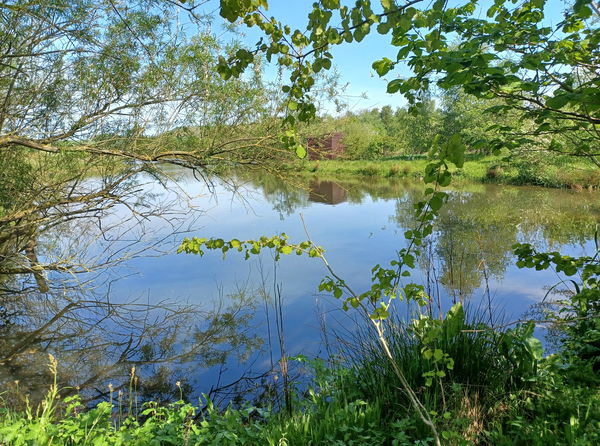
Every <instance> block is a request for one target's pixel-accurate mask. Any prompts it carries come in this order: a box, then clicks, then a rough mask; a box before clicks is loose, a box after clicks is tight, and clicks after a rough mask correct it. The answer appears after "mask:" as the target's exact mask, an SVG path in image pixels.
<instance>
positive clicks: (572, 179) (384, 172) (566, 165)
mask: <svg viewBox="0 0 600 446" xmlns="http://www.w3.org/2000/svg"><path fill="white" fill-rule="evenodd" d="M427 163H428V160H427V159H426V158H425V157H424V156H419V157H412V158H410V157H395V158H388V159H382V160H320V161H303V162H298V163H296V164H293V165H290V166H288V168H289V169H294V170H298V167H300V170H301V171H302V172H304V173H318V174H319V175H323V176H327V175H330V176H338V177H339V176H365V177H380V178H409V179H419V178H421V177H422V176H423V172H424V169H425V166H426V165H427ZM451 170H452V171H453V173H454V177H455V180H459V181H460V180H466V181H470V182H479V183H493V184H507V185H533V186H543V187H550V188H566V189H573V190H584V189H598V188H599V187H600V169H598V168H597V167H596V166H594V165H593V164H592V163H590V162H586V161H579V160H573V158H572V157H552V158H551V160H550V161H548V162H545V163H543V164H542V163H540V162H534V161H530V160H523V159H517V160H513V161H511V162H509V161H506V160H505V159H503V158H502V157H499V156H485V157H481V156H467V159H466V161H465V164H464V167H463V168H462V169H456V168H452V169H451Z"/></svg>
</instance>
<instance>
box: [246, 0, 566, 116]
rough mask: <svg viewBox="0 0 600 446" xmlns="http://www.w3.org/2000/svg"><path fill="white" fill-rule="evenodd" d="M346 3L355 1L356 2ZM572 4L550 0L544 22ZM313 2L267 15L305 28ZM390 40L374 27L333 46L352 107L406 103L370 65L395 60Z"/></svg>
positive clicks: (250, 35) (287, 4)
mask: <svg viewBox="0 0 600 446" xmlns="http://www.w3.org/2000/svg"><path fill="white" fill-rule="evenodd" d="M343 3H347V4H352V3H354V2H343ZM373 3H374V4H378V3H379V2H378V1H377V0H375V1H373ZM453 3H455V4H458V3H463V1H456V0H454V1H452V0H450V4H451V5H452V4H453ZM569 3H571V2H569V1H568V0H549V1H548V4H547V7H546V19H545V22H546V23H547V24H552V25H556V24H557V23H558V22H560V21H561V20H562V12H563V10H564V9H565V7H566V5H567V4H569ZM312 4H313V1H311V0H269V10H268V15H269V16H274V17H275V18H276V19H277V20H279V21H281V22H282V23H284V24H287V25H289V26H290V27H291V28H292V29H294V28H298V29H300V30H304V29H306V22H307V15H308V13H309V11H310V10H311V9H312ZM481 4H482V7H481V8H480V10H481V11H480V12H478V13H477V14H478V15H480V16H481V17H482V18H484V17H485V11H487V8H488V7H489V6H490V5H491V4H492V1H491V0H486V1H483V2H481ZM427 5H428V3H426V2H424V3H423V6H427ZM374 9H375V6H374ZM375 10H376V9H375ZM241 31H242V32H243V33H244V34H245V38H244V41H245V43H246V44H247V45H249V46H253V45H254V44H255V43H256V41H257V40H258V38H260V37H261V35H262V34H261V33H260V31H259V30H256V29H248V28H242V29H241ZM389 41H390V36H389V35H385V36H382V35H380V34H378V33H377V32H376V31H375V30H373V31H372V32H371V34H369V35H368V36H367V37H366V38H365V39H364V40H363V41H362V42H360V43H356V42H353V43H352V44H350V45H348V44H342V45H339V46H335V47H333V48H332V50H331V52H332V54H333V55H334V66H335V67H336V68H337V70H338V72H339V74H340V77H341V82H342V83H344V84H345V83H347V84H348V87H347V89H346V91H345V94H346V101H347V103H348V106H349V109H350V110H354V111H357V110H360V109H368V108H373V107H378V108H381V107H382V106H384V105H391V106H392V107H398V106H403V105H405V104H406V101H405V99H404V98H403V97H402V96H401V95H399V94H393V95H390V94H388V93H386V85H387V82H386V80H385V79H382V78H379V76H378V75H377V74H376V73H375V71H374V70H373V69H372V68H371V65H372V63H373V62H374V61H376V60H378V59H381V58H382V57H388V58H390V59H392V60H394V59H395V55H396V53H397V51H398V48H397V47H392V46H391V45H390V43H389ZM275 73H276V68H275V67H274V66H271V67H267V68H266V76H267V77H273V76H274V75H275ZM409 75H410V72H409V70H408V68H406V67H404V68H400V69H397V70H395V71H393V72H392V73H390V74H388V75H387V76H386V78H387V79H388V80H391V79H393V78H394V77H398V76H409ZM362 95H366V98H361V96H362Z"/></svg>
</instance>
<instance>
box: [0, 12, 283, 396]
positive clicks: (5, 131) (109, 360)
mask: <svg viewBox="0 0 600 446" xmlns="http://www.w3.org/2000/svg"><path fill="white" fill-rule="evenodd" d="M201 3H202V2H198V3H197V4H195V5H189V6H187V7H186V8H187V9H188V11H183V13H184V15H182V14H181V13H182V10H181V9H180V8H179V7H178V6H176V5H175V3H174V2H164V1H162V0H134V1H132V2H131V1H127V2H125V1H120V0H99V1H96V0H75V1H65V0H35V1H34V0H26V1H21V0H16V1H15V0H7V1H2V2H0V42H2V43H1V44H0V314H2V315H3V316H2V320H1V321H0V329H2V331H3V337H2V341H1V343H2V347H1V348H0V350H2V354H0V362H2V364H3V367H4V366H6V370H7V371H11V370H16V369H21V370H32V371H35V370H38V369H39V367H38V366H39V365H41V364H43V363H44V362H45V355H46V351H48V350H51V351H54V352H62V353H63V355H62V356H63V357H62V358H61V360H63V361H64V362H63V364H64V366H65V367H66V368H68V367H69V365H71V367H73V368H74V370H73V371H74V372H75V373H74V374H73V377H74V379H72V380H70V385H77V384H83V383H87V384H89V385H91V384H94V385H96V384H97V383H98V382H99V381H101V380H102V379H104V377H105V376H106V375H107V374H109V373H117V372H118V373H119V374H121V373H125V374H127V370H126V369H128V367H129V366H130V365H132V364H134V363H136V364H137V365H138V367H139V366H140V365H141V364H144V363H149V362H154V363H159V362H164V361H166V360H167V359H168V358H171V359H177V358H181V359H185V358H184V357H185V356H186V355H187V354H189V355H190V356H188V358H190V357H192V356H194V355H196V356H197V357H202V358H204V359H210V360H211V361H214V360H215V358H216V356H218V354H219V352H218V351H217V350H218V349H217V350H215V349H214V348H213V346H212V345H210V344H211V339H213V340H214V339H216V338H219V339H221V340H223V339H224V338H222V337H220V336H221V334H223V333H225V332H227V330H230V336H231V338H238V339H239V340H240V342H243V340H244V337H243V336H242V337H239V336H238V335H239V333H238V324H237V321H235V320H234V319H235V318H231V324H229V325H228V324H224V323H222V321H220V319H219V312H217V311H216V310H215V311H208V310H206V311H204V312H202V313H200V312H198V311H197V309H190V308H187V307H183V306H177V305H167V303H162V304H159V305H155V306H152V305H147V304H144V303H143V302H141V303H140V302H131V301H127V300H126V299H123V300H122V301H119V303H116V302H115V301H114V296H111V288H110V283H111V280H113V279H115V277H114V276H113V275H111V274H109V273H107V269H108V268H110V267H113V266H116V265H118V264H119V263H120V262H122V261H123V260H126V259H130V258H132V257H134V256H138V255H141V253H143V252H144V251H145V250H150V251H146V253H150V252H152V253H154V254H158V253H160V250H161V240H162V239H161V238H154V239H153V240H152V242H153V243H152V244H151V245H150V246H149V245H148V243H143V241H144V239H146V238H149V237H150V235H151V234H150V232H149V231H151V226H152V225H151V224H148V223H147V222H152V221H155V220H156V219H161V220H162V221H163V222H166V223H167V224H170V225H171V227H172V230H173V233H177V232H178V231H180V230H181V229H182V228H181V225H182V220H183V218H182V215H181V213H179V214H178V213H176V212H175V211H174V210H173V209H171V208H169V206H168V205H167V203H163V202H161V201H159V200H155V197H153V196H152V194H149V193H147V192H146V191H144V183H145V182H147V181H148V178H152V179H153V181H154V180H156V179H158V180H159V181H162V182H163V184H167V185H171V186H172V185H173V182H172V181H171V180H172V179H173V175H172V169H171V171H169V170H168V169H164V167H165V166H173V165H175V166H183V167H185V168H189V169H191V170H192V171H193V172H194V173H195V174H196V175H199V178H200V176H201V178H200V179H203V178H206V176H207V175H210V174H211V173H212V172H214V171H215V170H216V169H217V168H223V167H224V166H226V165H235V164H251V165H256V164H262V163H265V162H267V161H268V160H269V158H272V156H273V153H274V152H276V150H277V147H276V145H277V144H278V142H277V138H276V135H277V127H276V126H275V130H273V128H272V127H273V125H274V121H272V120H270V119H269V117H270V116H271V106H272V102H271V101H270V97H269V95H268V94H267V93H266V87H265V85H264V84H263V82H262V77H261V71H260V68H257V69H255V70H254V71H253V72H252V74H251V75H249V76H247V77H245V78H244V79H232V80H230V81H224V80H223V79H221V77H220V76H218V75H217V74H216V73H215V72H214V69H213V67H214V65H215V64H216V62H217V60H218V56H219V55H221V54H225V55H226V54H230V53H235V52H236V51H237V50H238V49H239V45H238V44H236V43H231V44H229V45H224V44H223V43H222V42H220V41H219V39H218V38H217V37H216V36H215V35H214V34H213V33H212V32H211V31H210V27H209V26H208V23H209V22H208V20H207V19H205V18H203V17H199V16H197V15H196V14H195V11H196V10H197V9H195V7H196V6H198V5H199V4H201ZM186 212H188V213H189V212H190V210H189V209H188V210H186ZM188 217H189V215H188ZM119 243H120V244H119ZM117 245H118V246H117ZM102 287H105V288H104V289H103V290H102ZM99 288H100V289H99ZM239 308H242V309H244V308H249V307H248V305H247V302H246V303H245V304H244V305H239ZM222 313H226V311H223V312H222ZM203 318H204V319H205V321H207V322H206V324H205V326H204V327H203V326H202V324H204V322H203ZM151 321H154V323H153V322H151ZM211 321H212V322H214V323H212V324H211ZM241 325H243V324H241ZM158 328H160V330H162V332H159V331H157V330H158ZM221 328H222V329H223V330H222V332H223V333H221V334H219V333H218V331H219V329H221ZM231 330H233V331H231ZM106 332H111V333H113V336H112V337H111V338H110V339H104V341H102V342H99V341H98V340H99V339H102V338H103V336H104V335H105V333H106ZM234 332H235V333H236V334H235V335H234V334H233V333H234ZM186 340H191V342H190V343H189V344H187V345H185V346H184V344H185V341H186ZM105 341H106V342H105ZM154 341H156V342H158V343H160V344H161V345H162V346H163V347H165V348H164V349H163V350H161V351H154V352H151V351H148V350H147V349H145V350H144V346H145V345H147V344H151V343H152V342H154ZM182 341H183V342H184V344H179V343H180V342H182ZM219 342H220V341H219ZM175 344H177V345H178V346H177V348H175V347H173V346H174V345H175ZM73 345H78V347H80V348H78V349H74V350H70V348H66V346H73ZM221 345H223V344H222V343H221ZM180 346H184V347H183V349H181V348H180ZM181 355H183V356H181ZM83 358H87V360H88V361H89V364H90V368H89V369H88V370H85V371H84V370H83V369H82V368H78V367H76V366H75V365H76V364H78V363H81V362H82V360H83ZM217 359H218V358H217ZM96 366H97V367H96ZM94 368H95V369H94ZM91 369H94V370H91ZM77 372H82V373H81V374H80V375H77ZM87 372H89V373H87ZM86 374H87V376H84V375H86ZM75 378H76V379H75ZM12 379H14V377H12ZM12 379H10V377H9V376H3V377H2V380H3V381H6V380H8V381H12Z"/></svg>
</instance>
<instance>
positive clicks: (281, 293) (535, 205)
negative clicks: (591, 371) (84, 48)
mask: <svg viewBox="0 0 600 446" xmlns="http://www.w3.org/2000/svg"><path fill="white" fill-rule="evenodd" d="M174 175H175V176H178V177H179V178H178V180H177V186H176V185H175V183H172V182H167V184H166V185H167V189H164V188H163V187H162V186H160V185H159V184H158V183H157V182H152V181H145V182H143V184H142V185H140V190H141V192H140V194H141V195H143V196H148V197H150V196H151V197H153V198H154V200H155V202H160V203H164V208H165V211H164V212H165V213H164V214H163V215H162V217H164V218H148V219H144V220H143V221H137V220H135V219H133V220H132V219H125V215H127V213H128V212H129V211H128V210H126V209H122V210H121V211H119V212H116V213H115V214H113V215H112V216H110V217H106V219H105V220H106V221H105V222H104V223H103V224H104V225H105V226H107V227H108V226H111V225H115V226H114V227H115V228H118V229H115V231H116V232H115V233H114V234H113V239H118V241H117V242H114V241H112V240H111V241H110V242H109V241H106V240H96V242H95V243H94V244H90V245H89V246H87V249H88V250H89V251H90V252H91V254H90V255H92V256H93V254H97V255H104V256H105V257H106V256H109V257H110V256H113V255H114V253H115V252H118V253H120V252H125V251H126V250H127V249H133V248H132V247H137V248H136V249H139V247H140V246H141V247H142V252H139V253H138V255H137V256H135V257H134V258H131V259H129V260H127V261H126V262H124V263H121V264H120V266H119V267H117V268H114V269H113V271H112V273H111V275H107V273H99V274H98V275H96V276H94V277H93V279H94V281H95V282H94V281H92V282H91V283H94V285H93V286H94V292H96V293H98V294H100V295H104V296H107V297H106V298H105V299H108V300H110V302H111V304H115V305H117V304H120V303H124V302H132V301H135V302H137V303H139V304H151V305H160V307H161V308H160V309H156V310H155V311H153V312H151V313H142V312H140V313H139V316H135V313H132V315H129V316H128V317H129V318H130V319H127V320H126V318H121V319H117V318H111V317H105V316H100V315H98V316H97V318H98V325H97V326H98V327H101V328H100V331H99V332H93V333H94V334H93V335H92V332H91V331H90V332H84V331H82V332H81V333H79V334H78V335H77V337H76V339H77V342H74V341H73V340H72V338H70V339H71V340H70V341H68V342H67V341H65V342H63V343H60V344H59V345H58V346H56V345H55V346H54V348H56V350H55V351H54V353H55V354H56V355H57V356H58V357H59V360H60V359H62V360H63V361H64V363H65V364H68V365H67V366H66V368H70V370H71V371H72V372H73V374H72V377H71V378H70V380H69V382H68V384H70V385H74V384H81V383H85V382H86V380H89V375H93V374H94V373H97V374H98V376H99V378H98V379H96V381H94V386H95V388H96V389H99V388H102V387H103V386H106V385H107V384H108V383H109V382H118V381H119V379H121V380H124V381H126V375H127V370H126V368H125V367H123V366H122V365H120V366H111V364H113V363H114V361H115V359H114V357H115V356H116V355H118V354H119V352H123V351H127V355H126V356H127V357H126V359H127V361H129V362H127V363H128V364H136V367H137V368H138V371H141V376H142V378H141V379H142V381H143V384H144V385H145V387H146V388H147V389H148V392H147V393H148V395H153V396H154V395H157V394H159V395H163V396H165V397H168V395H169V394H171V395H172V394H173V391H174V383H175V382H176V381H180V382H183V383H184V384H185V386H184V387H185V391H186V393H187V394H188V396H190V397H193V396H197V395H199V394H200V393H201V392H207V391H209V390H210V389H211V388H213V389H214V388H216V387H222V386H225V385H228V384H231V383H235V382H236V381H237V380H239V379H240V377H243V376H246V377H250V376H257V375H260V374H262V373H264V372H265V371H266V370H268V369H269V368H271V367H275V368H277V361H278V360H279V358H280V357H281V344H280V340H283V345H284V348H285V353H286V354H287V355H298V354H303V355H307V356H309V357H312V356H321V357H326V356H327V355H328V354H330V353H331V352H332V351H335V347H336V344H337V342H336V334H337V335H340V334H342V335H343V334H349V333H350V334H351V333H352V332H354V331H355V330H356V327H357V323H356V322H355V321H354V319H353V315H352V314H348V313H344V312H343V311H341V310H340V309H339V308H340V305H339V302H337V301H335V299H333V298H332V297H330V296H327V295H322V294H319V293H318V292H317V289H318V284H319V282H320V280H321V279H322V278H323V277H324V276H325V275H326V271H325V269H324V267H323V265H322V264H321V263H320V262H319V261H318V260H316V259H311V258H304V257H297V256H295V255H292V256H286V257H283V258H282V260H281V261H280V262H279V263H278V264H277V265H275V263H274V261H273V257H272V254H271V253H268V252H263V253H262V254H261V255H260V256H258V257H255V258H252V259H250V260H247V261H246V260H244V259H243V258H242V256H241V255H237V254H238V253H231V254H228V256H227V257H226V258H225V259H223V256H222V255H221V254H220V253H216V252H208V253H206V254H205V255H204V256H203V257H200V256H194V255H185V254H176V253H175V251H176V248H177V246H178V244H179V243H180V241H181V240H182V239H183V237H184V236H186V235H187V236H189V235H195V236H199V237H207V238H210V237H219V238H223V239H232V238H238V239H242V240H243V239H253V238H258V237H260V236H261V235H267V236H270V235H275V234H281V233H286V234H287V235H288V236H289V237H290V239H291V241H293V242H294V241H302V240H305V239H306V237H307V236H306V233H305V231H308V232H309V233H310V236H311V238H312V239H313V240H314V241H315V242H316V243H317V244H319V245H321V246H323V247H324V248H325V249H326V256H327V259H328V261H329V262H330V264H331V265H332V266H333V268H334V269H335V271H336V273H337V274H338V275H339V276H341V277H343V278H345V279H346V281H347V282H348V283H349V284H350V285H351V286H352V288H353V289H354V290H364V289H366V288H367V287H369V286H370V275H371V273H370V271H371V268H372V267H373V266H374V265H376V264H382V265H386V264H388V263H389V261H390V260H392V259H394V258H395V255H396V252H397V251H398V250H399V249H401V248H403V247H405V246H406V242H405V240H404V232H405V231H406V230H408V229H411V228H413V227H414V226H415V221H414V218H413V208H414V204H415V203H416V202H417V201H418V200H420V199H421V198H422V190H423V187H422V185H420V184H416V183H411V182H401V181H394V180H377V179H373V178H356V179H350V180H339V179H338V180H331V179H328V180H325V179H317V178H312V179H298V180H294V181H293V182H292V183H290V182H289V181H288V182H283V181H281V180H279V179H277V178H274V177H272V176H265V175H263V176H242V175H240V176H238V177H236V178H235V179H232V180H230V181H228V182H227V184H225V183H223V182H219V181H215V182H214V183H212V184H211V185H207V184H206V183H204V182H201V181H198V180H197V179H195V178H194V177H193V176H191V175H189V174H185V173H183V174H181V173H178V172H174ZM598 198H599V197H598V195H597V194H594V193H587V192H584V193H573V192H570V191H562V190H546V189H541V188H531V187H506V186H493V185H465V186H463V187H461V188H459V189H455V190H452V191H450V199H449V202H448V204H447V205H446V206H445V208H444V210H443V212H442V215H441V217H440V218H439V220H438V222H437V224H436V229H435V232H434V234H433V236H432V237H431V241H430V243H429V244H428V245H427V246H426V249H424V255H422V256H421V257H420V259H419V265H418V267H417V269H416V271H415V272H414V274H413V277H412V280H414V281H415V282H417V283H420V284H423V285H424V286H425V287H426V290H427V291H428V293H429V294H430V295H431V296H432V300H433V302H434V304H435V305H434V306H435V307H437V306H438V305H439V307H441V308H442V309H447V308H449V307H450V306H451V305H452V304H453V303H454V302H456V301H462V302H464V303H465V305H466V306H468V308H469V309H470V311H471V312H472V313H477V314H478V315H479V316H480V317H481V318H483V319H484V320H486V321H488V320H492V321H493V322H494V323H500V322H501V321H505V322H507V321H512V320H517V319H520V318H522V317H524V315H526V314H527V313H529V314H531V310H532V306H533V307H535V306H536V305H537V304H539V303H540V302H542V301H543V300H544V299H546V300H549V299H552V298H554V297H555V296H553V295H552V294H550V295H549V296H546V295H547V293H548V290H549V289H550V287H552V286H553V285H554V284H556V283H557V282H559V281H560V280H561V278H560V277H559V276H557V275H556V274H554V273H553V272H551V271H541V272H536V271H532V270H521V269H518V268H516V267H515V266H514V259H513V256H512V254H511V246H512V245H513V244H514V243H516V242H530V243H533V244H534V245H535V246H536V247H538V248H539V249H543V250H558V251H561V252H563V253H568V254H573V255H583V254H586V253H587V254H589V253H591V252H593V250H594V245H593V241H592V240H593V234H594V230H595V227H596V224H597V223H598V222H600V200H599V199H598ZM167 209H168V210H169V212H171V213H172V215H173V218H169V217H168V215H167V214H166V212H167ZM140 227H143V229H140ZM62 239H63V240H65V242H64V243H65V244H68V243H71V244H72V243H74V241H76V240H77V239H78V237H77V236H76V237H73V233H71V234H69V233H68V232H65V233H63V238H62ZM67 241H68V243H67ZM82 249H83V248H82ZM120 250H121V251H120ZM158 254H161V255H158ZM274 296H278V299H274ZM275 301H277V302H280V303H281V311H280V312H278V311H276V310H277V308H276V306H275V304H274V302H275ZM176 307H177V308H182V307H185V308H186V311H194V312H200V313H194V314H191V313H190V314H187V313H186V312H185V311H183V312H180V313H181V314H180V313H178V311H179V310H177V311H176V310H173V311H172V312H170V310H169V309H170V308H176ZM86 311H88V312H89V313H85V314H86V315H87V314H92V313H93V310H86ZM414 311H416V309H415V308H407V307H406V306H404V305H399V306H398V308H397V309H396V312H397V314H398V315H399V317H401V318H405V317H407V316H408V315H409V314H411V313H414ZM93 314H95V313H93ZM98 314H100V313H98ZM165 315H166V316H165ZM279 316H280V317H281V319H278V317H279ZM86 317H87V316H86ZM90 317H91V316H90ZM165 317H166V319H165ZM128 327H129V328H128ZM134 332H135V335H132V333H134ZM281 332H283V334H282V335H281V336H279V335H278V333H281ZM140 334H141V335H140ZM538 334H539V335H540V336H543V335H544V333H543V331H542V330H540V329H538ZM138 335H140V336H139V339H141V340H140V341H139V342H138V341H137V338H136V336H138ZM73 338H75V337H73ZM106 340H113V347H112V349H109V348H108V347H106V348H104V347H102V346H103V345H104V342H105V341H106ZM134 340H135V341H134ZM132 344H134V345H132ZM90 346H95V347H98V348H97V349H96V350H93V349H92V348H90V350H89V353H88V352H87V350H86V353H85V354H79V355H77V354H76V353H77V352H80V351H81V350H82V349H84V348H89V347H90ZM190 351H191V353H189V354H186V355H184V356H181V357H178V358H177V360H170V359H169V358H171V357H173V356H177V353H178V352H190ZM103 353H104V354H103ZM111 356H112V358H111ZM69 361H70V362H69ZM111 361H112V362H111ZM102 367H103V372H102V373H103V374H99V373H98V372H97V369H98V370H99V369H101V368H102ZM111 367H112V368H111ZM107 370H108V372H106V371H107ZM76 371H77V372H78V373H75V372H76ZM11 373H14V374H15V376H17V377H18V373H19V372H18V370H17V371H14V372H11ZM273 376H274V375H270V376H268V377H267V378H265V379H264V380H263V384H264V383H265V382H269V380H272V379H273ZM90 382H91V380H90ZM254 382H255V381H250V380H242V381H240V382H239V383H238V384H239V385H232V386H231V387H228V388H227V389H229V390H232V391H233V390H235V389H238V390H241V389H243V388H244V386H246V387H248V386H251V385H252V383H254Z"/></svg>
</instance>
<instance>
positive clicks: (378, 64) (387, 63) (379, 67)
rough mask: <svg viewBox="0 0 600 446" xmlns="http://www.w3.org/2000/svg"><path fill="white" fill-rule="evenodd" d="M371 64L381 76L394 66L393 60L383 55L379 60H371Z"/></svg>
mask: <svg viewBox="0 0 600 446" xmlns="http://www.w3.org/2000/svg"><path fill="white" fill-rule="evenodd" d="M372 66H373V69H374V70H375V71H376V72H377V74H378V75H379V76H380V77H381V76H385V75H386V74H387V73H388V72H389V71H390V70H391V69H392V68H393V67H394V62H392V61H391V60H390V59H388V58H387V57H384V58H383V59H381V60H378V61H375V62H373V65H372Z"/></svg>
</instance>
